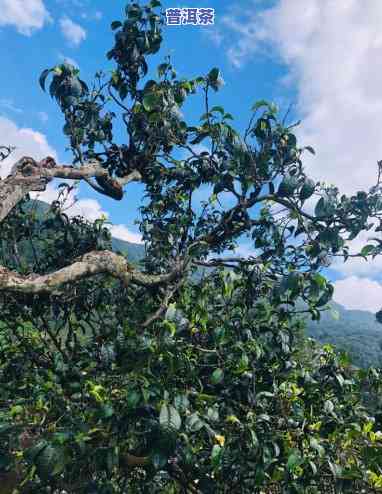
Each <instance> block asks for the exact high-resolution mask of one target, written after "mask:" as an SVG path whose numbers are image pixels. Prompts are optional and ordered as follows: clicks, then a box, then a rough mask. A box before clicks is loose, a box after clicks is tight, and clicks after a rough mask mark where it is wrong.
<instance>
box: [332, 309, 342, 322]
mask: <svg viewBox="0 0 382 494" xmlns="http://www.w3.org/2000/svg"><path fill="white" fill-rule="evenodd" d="M330 314H331V316H332V318H333V319H334V320H335V321H338V320H339V319H340V313H339V311H338V310H336V309H331V310H330Z"/></svg>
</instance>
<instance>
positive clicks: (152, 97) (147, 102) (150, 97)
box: [142, 93, 160, 111]
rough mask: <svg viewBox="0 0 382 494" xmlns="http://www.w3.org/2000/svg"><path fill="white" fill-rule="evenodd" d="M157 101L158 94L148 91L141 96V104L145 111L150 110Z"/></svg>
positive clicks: (158, 99) (158, 98)
mask: <svg viewBox="0 0 382 494" xmlns="http://www.w3.org/2000/svg"><path fill="white" fill-rule="evenodd" d="M159 102H160V96H159V95H157V94H154V93H149V94H146V95H145V96H144V97H143V101H142V104H143V107H144V109H145V110H146V111H151V110H153V109H154V108H155V107H156V106H157V105H158V103H159Z"/></svg>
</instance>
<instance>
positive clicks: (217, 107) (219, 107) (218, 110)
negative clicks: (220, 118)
mask: <svg viewBox="0 0 382 494" xmlns="http://www.w3.org/2000/svg"><path fill="white" fill-rule="evenodd" d="M213 111H216V112H219V113H221V114H222V115H224V113H225V111H224V108H223V107H222V106H213V107H212V108H211V110H210V112H213Z"/></svg>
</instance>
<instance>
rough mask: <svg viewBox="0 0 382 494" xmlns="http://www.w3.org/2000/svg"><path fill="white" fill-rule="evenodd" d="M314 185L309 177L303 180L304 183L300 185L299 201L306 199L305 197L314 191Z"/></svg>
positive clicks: (307, 197)
mask: <svg viewBox="0 0 382 494" xmlns="http://www.w3.org/2000/svg"><path fill="white" fill-rule="evenodd" d="M315 187H316V184H315V182H314V181H313V180H311V179H310V178H308V179H306V180H305V182H304V185H303V186H302V187H301V190H300V195H299V197H300V199H301V201H306V199H309V197H311V196H312V195H313V193H314V189H315Z"/></svg>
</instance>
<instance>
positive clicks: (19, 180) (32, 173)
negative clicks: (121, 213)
mask: <svg viewBox="0 0 382 494" xmlns="http://www.w3.org/2000/svg"><path fill="white" fill-rule="evenodd" d="M54 178H62V179H71V180H86V182H87V183H88V184H90V185H91V186H92V187H93V188H94V189H95V190H97V192H100V193H102V194H105V195H107V196H109V197H112V198H113V199H117V200H120V199H122V197H123V186H125V185H127V184H128V183H130V182H133V181H138V180H140V179H141V178H142V177H141V174H140V173H139V171H137V170H133V171H132V172H130V173H129V174H128V175H126V176H125V177H122V178H112V177H110V176H109V172H108V171H107V170H106V169H105V168H103V167H102V165H101V163H100V162H99V161H91V162H89V163H85V164H84V165H83V166H81V167H78V168H75V167H73V166H67V165H64V166H60V165H57V164H56V162H55V160H54V159H53V158H51V157H48V158H45V159H44V160H42V161H40V162H37V161H35V160H34V159H33V158H29V157H23V158H21V159H20V160H19V161H17V162H16V163H15V164H14V165H13V167H12V169H11V173H10V175H9V176H8V177H7V178H6V179H5V180H3V181H0V222H1V221H3V220H4V219H5V218H6V217H7V215H8V214H9V212H10V211H11V210H12V209H13V208H14V207H15V206H16V205H17V204H18V203H19V202H20V201H21V200H22V198H23V197H24V196H25V195H26V194H28V193H29V192H42V191H44V190H45V189H46V185H47V183H48V182H50V181H51V180H53V179H54ZM91 178H94V179H95V180H96V182H97V184H98V186H97V185H95V184H94V182H92V181H91Z"/></svg>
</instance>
